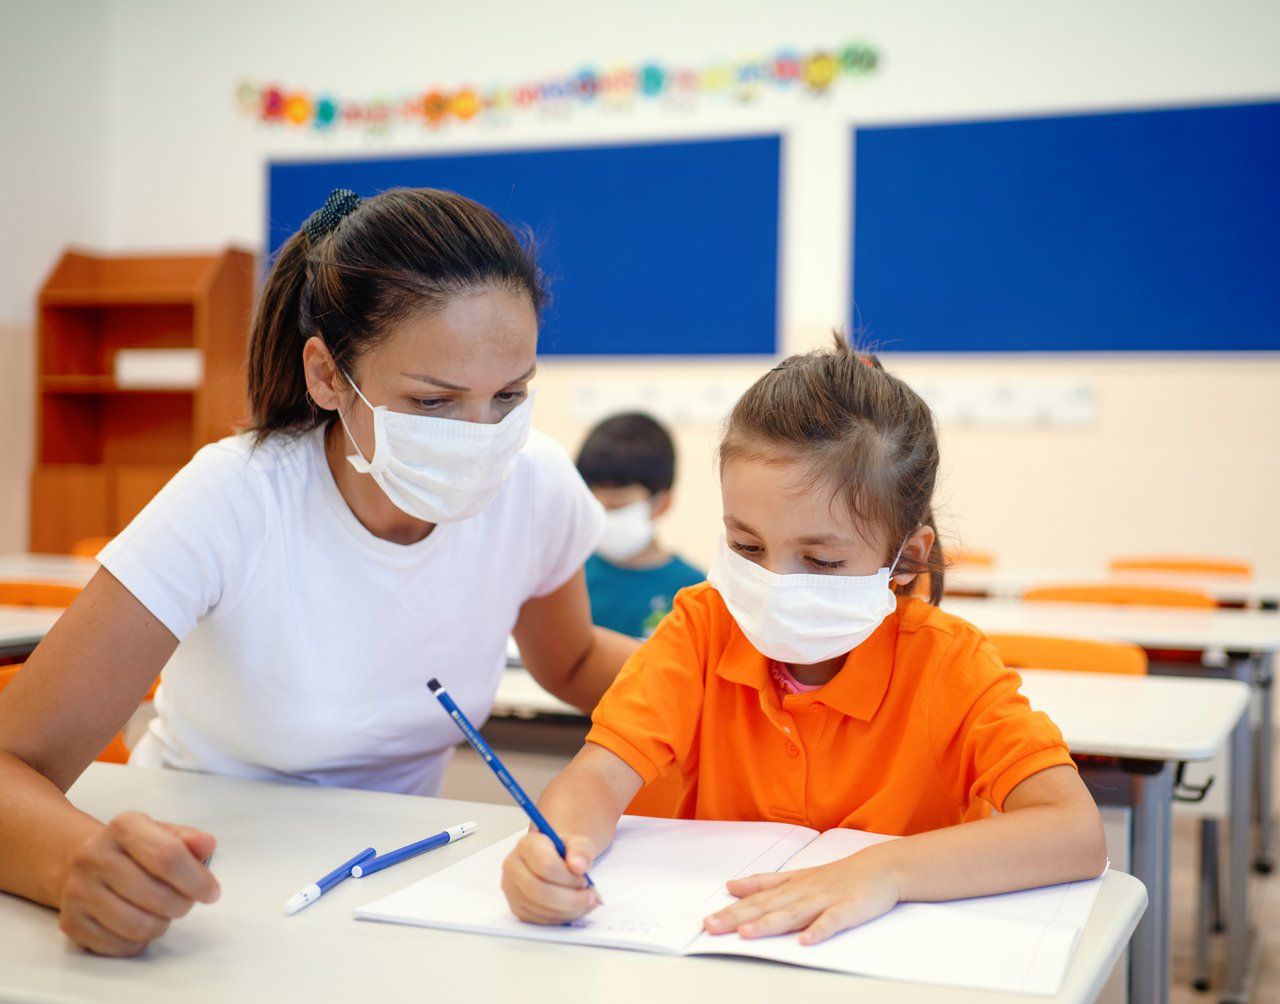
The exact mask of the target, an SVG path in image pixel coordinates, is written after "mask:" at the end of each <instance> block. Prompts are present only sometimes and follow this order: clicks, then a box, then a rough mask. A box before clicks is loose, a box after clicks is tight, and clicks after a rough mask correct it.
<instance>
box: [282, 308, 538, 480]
mask: <svg viewBox="0 0 1280 1004" xmlns="http://www.w3.org/2000/svg"><path fill="white" fill-rule="evenodd" d="M317 341H319V339H312V343H314V342H317ZM537 342H538V319H537V314H536V313H535V311H534V309H533V304H532V303H531V302H530V300H529V297H528V295H526V294H524V293H517V292H513V291H511V290H508V289H504V288H488V289H481V290H476V291H474V292H470V293H464V294H462V295H460V296H456V297H454V298H453V299H451V300H449V301H448V303H447V304H446V305H445V306H444V307H443V308H442V309H441V310H438V311H435V312H433V313H430V314H424V315H422V316H419V317H416V318H412V319H410V320H406V321H402V322H400V323H399V324H398V325H397V326H396V328H395V330H394V331H393V332H392V333H391V334H390V335H389V336H388V337H387V338H386V339H384V340H383V341H381V342H380V343H379V344H378V345H376V346H375V347H374V348H372V349H370V350H369V351H368V352H366V353H365V354H364V355H363V356H361V357H360V359H359V360H358V361H357V362H356V365H355V372H352V373H350V374H349V376H350V377H351V379H352V380H354V381H355V383H356V385H357V386H358V387H359V388H360V391H361V393H363V394H364V396H365V399H366V400H367V401H368V402H369V404H370V405H372V406H375V407H376V406H378V405H386V406H387V408H388V409H390V410H391V411H398V412H403V413H405V414H407V415H431V416H434V417H436V418H448V419H455V420H457V421H460V422H479V423H483V424H492V423H495V422H500V421H501V420H502V419H503V418H504V417H505V416H506V414H507V413H508V412H509V411H511V410H512V409H513V408H515V407H516V406H517V405H519V404H520V403H521V402H522V401H523V400H524V399H525V398H526V397H527V396H528V393H529V381H530V380H532V379H533V375H534V372H535V370H536V368H537V362H536V355H537ZM308 349H311V351H309V352H307V353H305V354H304V355H305V357H306V365H307V379H308V385H309V387H310V390H311V396H312V397H313V398H314V399H315V401H316V403H317V404H318V405H319V406H320V407H322V408H330V409H333V410H341V412H342V415H343V417H344V418H345V419H346V423H347V428H348V429H349V430H350V432H351V435H352V437H353V438H354V439H355V441H356V445H357V446H358V447H359V449H360V452H361V453H362V454H363V455H364V456H365V457H371V456H373V447H374V443H373V413H372V412H371V411H370V410H369V408H367V407H365V405H364V404H363V403H362V402H361V400H360V398H359V397H358V396H357V395H356V393H355V391H354V390H352V389H351V387H350V385H348V384H347V383H346V381H345V380H343V379H342V378H341V376H338V377H337V378H336V379H326V378H332V376H333V366H332V362H331V360H330V359H329V357H328V352H327V351H324V352H323V353H321V354H319V356H318V357H317V358H312V357H316V356H317V353H316V352H315V351H314V349H312V344H311V343H308ZM326 362H327V366H326V365H325V363H326Z"/></svg>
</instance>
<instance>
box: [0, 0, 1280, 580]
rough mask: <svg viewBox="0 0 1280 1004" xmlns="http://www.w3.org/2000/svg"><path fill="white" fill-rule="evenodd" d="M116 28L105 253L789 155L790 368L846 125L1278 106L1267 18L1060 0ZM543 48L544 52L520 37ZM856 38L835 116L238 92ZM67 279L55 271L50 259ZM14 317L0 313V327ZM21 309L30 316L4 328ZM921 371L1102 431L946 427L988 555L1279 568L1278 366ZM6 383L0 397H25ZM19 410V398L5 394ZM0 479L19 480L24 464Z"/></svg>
mask: <svg viewBox="0 0 1280 1004" xmlns="http://www.w3.org/2000/svg"><path fill="white" fill-rule="evenodd" d="M105 9H106V10H107V21H108V25H107V31H106V36H105V37H106V39H107V56H106V59H107V66H106V86H105V87H104V91H105V93H106V95H107V101H108V105H109V108H108V115H107V120H108V122H109V129H108V133H107V153H108V162H109V167H108V171H107V175H106V176H107V178H108V179H109V196H108V198H107V199H106V205H105V210H106V221H105V230H106V235H107V237H106V241H107V243H109V244H110V245H111V246H113V247H118V248H138V249H142V248H146V249H151V248H157V249H175V248H189V247H194V246H214V245H218V244H222V243H226V242H229V241H230V242H237V243H240V244H243V245H247V246H258V245H259V244H260V243H261V239H262V233H263V229H264V220H263V215H262V213H263V207H262V192H263V183H264V171H263V163H264V161H265V160H266V159H268V158H276V157H291V156H300V157H302V156H306V157H310V156H332V155H335V154H339V153H342V154H350V153H353V152H367V153H370V154H377V153H380V152H392V151H406V150H415V151H420V150H439V149H476V148H484V147H502V146H519V145H545V144H551V143H559V142H598V141H610V140H634V139H649V138H669V137H678V136H695V135H708V134H712V135H715V134H733V133H740V132H758V131H761V130H768V129H780V130H783V131H785V134H786V150H785V154H784V157H785V160H784V186H785V192H784V198H785V200H786V213H785V216H784V232H783V263H782V274H781V277H780V278H781V284H782V327H783V337H784V345H785V348H786V350H787V351H797V350H801V349H804V348H807V347H810V346H813V345H815V344H819V343H820V342H821V341H823V340H824V339H825V337H826V332H827V331H828V330H829V329H830V327H831V326H832V325H833V324H836V323H840V322H842V321H843V320H844V317H845V314H846V312H847V303H846V300H847V291H846V288H845V287H846V280H845V276H846V275H847V271H848V268H847V266H848V260H847V255H848V248H847V246H846V244H847V240H846V226H845V223H846V220H847V218H848V212H849V203H850V196H849V193H848V191H847V187H846V185H845V182H844V179H845V178H846V177H847V176H848V171H849V168H850V165H849V163H848V157H849V144H848V143H847V127H848V124H849V123H850V122H852V121H860V122H867V123H874V122H893V121H924V120H933V119H946V118H956V117H992V116H1000V115H1005V114H1014V113H1024V112H1026V113H1037V112H1052V111H1068V110H1090V109H1105V108H1119V107H1150V106H1161V105H1178V104H1192V103H1209V102H1220V101H1233V100H1247V99H1251V98H1258V97H1265V96H1274V95H1276V94H1280V63H1277V61H1276V60H1275V59H1274V58H1273V55H1274V53H1273V51H1272V50H1273V46H1268V44H1267V43H1268V40H1269V39H1274V38H1275V37H1277V33H1280V7H1277V6H1276V5H1275V4H1274V3H1270V2H1266V0H1256V2H1244V0H1236V2H1232V3H1228V4H1220V5H1215V6H1214V7H1213V8H1212V9H1211V8H1208V7H1205V6H1203V5H1201V4H1199V3H1196V2H1191V0H1178V2H1154V0H1135V2H1131V3H1127V4H1124V5H1115V4H1111V3H1107V2H1105V0H1085V2H1076V3H1065V2H1046V3H1038V4H1035V5H1028V4H1025V3H1019V2H1017V0H968V2H959V3H950V4H926V3H920V2H914V3H912V2H906V3H904V2H893V0H864V2H850V0H811V2H806V3H800V4H788V5H780V4H776V3H772V2H767V0H766V2H749V3H747V2H733V0H702V2H700V3H698V4H696V5H695V4H687V3H679V2H675V0H655V2H653V3H650V4H645V5H619V4H599V3H588V2H587V0H560V2H557V3H548V4H540V5H533V4H517V3H514V2H511V0H501V2H499V0H477V2H474V3H471V4H469V5H467V8H466V16H465V17H458V16H445V15H444V14H443V13H441V12H440V11H439V9H438V8H435V7H434V6H432V5H425V4H420V3H411V2H407V0H394V2H386V3H382V4H378V5H377V6H376V7H374V6H373V5H371V6H370V7H369V8H368V11H369V13H365V14H363V15H362V20H359V21H355V22H352V21H351V20H350V7H349V5H345V4H339V3H337V2H335V0H320V2H314V3H300V2H280V3H273V4H270V5H262V4H254V3H250V2H249V0H226V2H224V3H220V4H217V5H205V4H196V3H194V2H186V3H163V2H159V0H128V2H123V0H111V2H109V3H107V4H106V7H105ZM530 39H536V44H533V45H531V44H529V43H528V40H530ZM852 40H864V41H868V42H870V43H872V44H874V45H875V46H877V47H878V48H879V49H880V51H881V53H882V56H883V59H882V65H881V67H880V68H879V69H878V70H877V72H876V73H875V74H873V75H871V76H870V77H867V78H865V79H862V80H853V81H849V82H845V83H843V84H841V85H840V86H839V87H838V88H837V89H836V90H835V91H834V92H833V93H831V94H830V95H828V96H826V97H824V98H823V99H821V100H812V99H807V98H805V97H804V96H802V95H797V94H786V95H766V96H764V97H763V98H762V99H761V100H758V101H756V102H754V103H753V104H750V105H745V106H744V105H739V104H736V103H734V102H731V101H727V100H724V99H718V98H707V99H705V100H703V101H702V102H700V103H699V105H698V106H697V107H696V108H695V109H694V110H692V111H689V112H673V111H670V110H665V109H660V108H655V107H637V108H635V109H633V110H631V111H626V112H617V111H614V112H610V111H606V110H600V109H595V110H588V111H585V112H575V113H574V114H572V115H570V116H567V117H554V118H548V117H545V116H540V115H537V114H533V115H523V116H518V117H517V118H516V119H515V120H513V121H512V123H511V124H510V125H509V126H506V127H502V128H488V127H485V126H483V125H482V124H481V123H479V122H477V123H474V124H472V125H470V126H465V127H456V128H453V129H450V130H447V131H444V132H441V133H438V134H434V135H432V134H425V135H424V134H423V133H422V132H420V131H418V130H414V129H410V128H406V129H403V130H401V131H399V132H397V133H396V134H394V135H392V136H390V137H385V138H370V137H367V136H362V135H356V134H350V133H346V132H343V133H340V134H338V135H333V136H323V137H322V136H313V135H306V134H301V133H292V134H290V133H284V132H280V131H276V130H273V129H270V128H267V127H263V126H260V125H258V124H256V123H254V122H252V121H250V120H246V119H243V118H240V117H238V116H237V114H236V111H235V108H234V104H233V89H234V87H235V85H236V84H237V82H239V81H240V80H241V79H244V78H249V79H254V80H257V81H279V82H281V83H283V84H286V85H290V84H291V85H297V86H304V87H308V88H319V87H330V88H332V89H333V90H334V91H335V92H337V93H339V94H342V95H347V96H351V97H373V96H376V95H378V94H387V93H389V94H394V93H396V92H399V91H409V90H420V89H424V88H425V87H427V86H429V85H431V84H441V85H453V84H459V83H462V82H466V81H472V82H475V83H477V84H481V85H483V84H488V83H491V82H505V83H514V82H519V81H523V80H527V79H537V78H539V77H540V76H543V75H547V74H553V73H557V72H563V71H567V70H570V69H574V68H577V67H579V66H582V65H584V64H586V63H590V64H593V65H597V66H605V67H607V66H609V65H611V64H615V63H623V62H625V63H635V62H638V61H641V60H644V59H646V58H651V57H652V58H660V59H662V60H664V61H668V62H682V61H683V62H688V63H690V64H692V65H696V66H701V65H706V64H707V63H709V62H711V61H713V60H715V59H718V58H726V59H733V58H736V57H740V56H746V55H750V54H753V53H762V52H766V53H767V52H772V51H774V50H775V49H776V48H778V47H779V46H781V45H784V44H785V45H791V46H794V47H795V48H796V49H798V50H801V51H804V50H807V49H810V48H815V47H820V46H824V45H826V46H836V45H839V44H842V43H844V42H847V41H852ZM49 257H50V258H51V257H52V254H51V253H50V255H49ZM4 307H5V305H4V304H0V310H3V309H4ZM10 309H12V308H10ZM887 362H888V364H889V365H890V366H891V367H896V368H897V369H898V370H899V371H900V372H901V373H902V374H903V375H904V376H907V377H908V378H910V377H913V376H934V375H939V374H942V375H947V374H951V375H958V376H964V375H972V374H990V373H999V374H1003V375H1008V376H1010V377H1013V378H1020V377H1023V376H1035V375H1039V374H1045V373H1052V374H1059V373H1069V374H1081V373H1083V374H1085V375H1087V376H1088V377H1089V378H1090V379H1092V380H1093V381H1094V383H1095V390H1096V393H1097V396H1098V401H1099V411H1098V418H1097V421H1096V422H1095V423H1094V424H1093V425H1092V426H1090V427H1088V428H1086V429H1083V430H1075V431H1069V432H1042V431H1009V432H993V431H990V430H976V429H954V430H951V429H948V430H944V456H945V463H946V471H945V472H944V492H943V499H942V501H943V504H944V509H945V511H946V512H947V513H948V514H949V517H950V521H951V524H952V525H953V526H954V527H955V528H957V529H958V530H959V531H960V532H961V533H962V535H963V537H964V539H965V540H966V542H967V543H969V544H970V545H972V546H989V547H995V548H996V549H997V550H998V551H999V552H1000V554H1001V556H1002V558H1004V559H1005V560H1006V561H1007V562H1008V563H1009V564H1012V565H1026V564H1028V563H1030V562H1032V561H1044V562H1049V563H1066V564H1068V565H1081V564H1088V563H1091V562H1096V561H1100V560H1102V558H1104V557H1105V556H1106V555H1107V554H1109V553H1111V552H1113V551H1119V550H1144V549H1156V550H1199V551H1215V552H1216V551H1222V552H1228V553H1239V554H1249V555H1254V556H1256V557H1257V559H1258V561H1259V563H1260V565H1262V566H1263V567H1264V568H1266V569H1269V570H1271V571H1272V572H1280V537H1277V536H1276V535H1273V534H1267V533H1265V532H1264V533H1258V532H1257V530H1256V529H1255V528H1256V527H1258V526H1265V523H1266V521H1267V519H1268V517H1269V516H1270V515H1271V512H1270V511H1271V509H1272V508H1273V506H1272V501H1271V500H1272V499H1274V498H1276V497H1277V496H1278V495H1280V464H1278V463H1276V448H1275V446H1274V445H1273V444H1272V443H1270V442H1268V441H1267V439H1266V438H1265V436H1264V430H1274V429H1275V428H1276V427H1277V425H1276V419H1277V418H1278V417H1280V414H1278V413H1277V412H1278V411H1280V360H1277V359H1276V358H1274V357H1260V358H1254V359H1237V358H1224V359H1206V358H1199V357H1196V358H1186V357H1183V358H1179V357H1170V358H1152V357H1142V358H1140V359H1126V358H1121V357H1105V356H1103V357H1088V358H1079V357H1063V358H1061V359H1053V358H1030V359H1026V358H1014V357H1010V358H992V357H983V358H938V359H922V358H903V359H888V360H887ZM760 370H761V366H760V364H759V363H758V362H742V363H739V362H732V361H731V362H729V363H724V362H696V361H695V362H682V363H679V364H671V363H660V362H659V363H649V362H638V363H637V362H632V361H624V362H622V363H615V364H609V365H605V364H598V363H592V362H589V361H574V360H549V361H547V363H546V364H545V365H544V367H543V370H542V375H541V376H540V377H539V381H540V385H541V387H540V397H539V409H540V413H539V416H538V423H539V425H541V426H542V427H543V428H544V429H546V430H547V431H549V432H551V433H552V434H554V435H556V436H557V437H559V438H560V439H562V440H563V441H564V442H565V443H566V444H567V445H569V446H571V447H573V446H576V444H577V442H578V441H579V440H580V438H581V436H582V434H583V432H584V430H583V428H582V426H581V423H580V421H579V420H578V419H577V418H576V417H575V415H574V411H573V407H572V391H573V388H574V387H576V386H578V385H580V384H581V383H583V382H589V383H593V384H601V383H608V382H610V381H616V380H618V379H620V378H621V377H622V376H623V375H624V374H625V378H626V379H629V380H635V379H648V378H654V379H666V378H669V377H670V376H672V375H674V374H679V375H681V376H688V375H690V374H697V375H701V376H703V377H705V378H706V379H707V380H708V381H709V382H724V381H728V382H730V383H734V384H738V383H741V382H742V381H743V380H745V379H749V378H750V376H752V375H754V374H755V373H757V372H759V371H760ZM7 379H8V378H6V377H0V383H3V382H5V381H6V380H7ZM0 389H3V388H0ZM714 432H715V430H714V428H712V427H710V426H686V427H683V428H680V429H678V430H677V433H678V439H679V444H680V447H681V450H682V457H681V470H680V474H681V500H680V501H679V503H678V506H677V511H676V512H675V514H674V515H673V516H672V518H671V520H670V523H669V525H668V527H667V535H668V537H669V539H670V540H671V541H672V542H673V543H675V544H676V545H677V546H678V547H680V548H681V549H683V550H685V551H686V552H687V553H689V554H690V555H691V556H692V557H695V558H698V559H701V560H704V561H705V560H706V559H707V558H708V557H709V555H710V552H711V548H712V545H713V541H714V527H715V526H716V524H717V522H718V504H717V503H718V500H717V498H716V490H715V478H714V471H713V469H712V464H711V452H712V446H713V442H714ZM4 469H5V470H11V469H12V468H9V467H5V468H4Z"/></svg>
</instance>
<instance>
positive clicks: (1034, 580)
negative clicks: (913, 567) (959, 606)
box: [946, 565, 1280, 609]
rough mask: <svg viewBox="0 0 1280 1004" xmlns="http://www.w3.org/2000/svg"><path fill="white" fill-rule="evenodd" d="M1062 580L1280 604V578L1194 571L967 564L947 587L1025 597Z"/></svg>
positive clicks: (950, 576) (950, 575)
mask: <svg viewBox="0 0 1280 1004" xmlns="http://www.w3.org/2000/svg"><path fill="white" fill-rule="evenodd" d="M1060 582H1099V583H1106V584H1109V585H1116V586H1161V587H1164V588H1169V589H1192V590H1195V591H1197V592H1202V593H1208V594H1209V595H1210V596H1212V597H1213V598H1214V599H1215V600H1217V601H1218V602H1219V603H1223V604H1226V605H1228V606H1244V607H1266V608H1271V609H1274V608H1275V607H1277V606H1280V578H1278V577H1274V576H1273V577H1270V578H1258V577H1248V578H1246V577H1244V576H1232V575H1200V574H1198V573H1192V572H1139V571H1124V572H1111V571H1108V570H1106V569H1099V570H1097V571H1096V572H1092V573H1089V572H1081V571H1080V570H1079V569H1075V570H1073V571H1056V572H1055V571H1053V570H1052V569H1049V570H1044V569H1040V570H1038V571H1037V570H1029V571H1025V572H1024V571H1017V570H1009V569H1003V568H999V567H996V568H979V567H967V566H964V565H960V566H957V567H955V568H948V569H947V575H946V587H947V591H948V592H954V593H985V594H987V595H989V596H991V597H992V598H993V599H1000V600H1017V599H1021V598H1022V596H1023V594H1024V593H1026V591H1027V590H1028V589H1031V588H1033V587H1035V586H1043V585H1048V584H1052V583H1060Z"/></svg>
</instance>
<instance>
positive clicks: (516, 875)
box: [502, 743, 643, 924]
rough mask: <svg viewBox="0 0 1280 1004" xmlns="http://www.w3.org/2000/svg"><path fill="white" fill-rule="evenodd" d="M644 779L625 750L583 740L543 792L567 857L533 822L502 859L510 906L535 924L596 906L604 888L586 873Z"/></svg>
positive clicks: (504, 888) (541, 803)
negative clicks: (593, 886) (620, 754)
mask: <svg viewBox="0 0 1280 1004" xmlns="http://www.w3.org/2000/svg"><path fill="white" fill-rule="evenodd" d="M642 784H643V781H642V779H641V777H640V775H639V774H637V773H636V772H635V771H634V770H632V769H631V768H630V767H628V766H627V765H626V763H624V762H623V761H622V760H621V758H619V757H617V756H615V755H614V754H613V753H610V752H609V751H608V750H607V749H605V748H604V747H603V746H597V745H595V744H594V743H587V744H586V745H584V746H583V747H582V749H581V750H580V751H579V753H578V755H577V756H576V757H574V758H573V761H572V762H571V763H570V764H569V766H568V767H566V768H565V769H564V770H563V771H561V773H560V774H559V775H558V776H557V777H556V779H555V780H554V781H552V782H551V784H549V785H548V786H547V790H546V791H545V792H543V794H542V798H540V799H539V800H538V807H539V808H540V809H541V810H542V813H543V815H545V816H546V817H547V821H548V822H549V823H551V825H552V827H554V829H555V831H556V833H557V834H559V835H560V838H561V839H562V840H563V841H564V844H565V850H566V852H567V853H566V855H565V858H564V859H561V857H560V855H559V854H557V853H556V849H555V847H554V846H553V845H552V843H551V841H550V840H549V839H548V838H547V837H545V836H543V835H542V834H541V833H539V832H538V831H537V830H534V829H532V828H531V829H530V831H529V832H528V833H527V834H525V835H524V837H522V838H521V839H520V842H519V843H518V844H516V847H515V849H514V850H513V851H512V852H511V854H510V855H509V856H508V857H507V860H506V861H505V862H504V863H503V866H502V891H503V892H504V893H506V896H507V902H508V903H509V904H510V906H511V912H512V913H514V914H515V915H516V916H517V917H519V918H520V919H521V920H527V921H531V922H533V923H535V924H563V923H565V922H566V921H570V920H575V919H577V918H578V917H581V916H582V915H583V914H585V913H589V912H590V911H591V910H593V909H595V907H597V906H599V905H600V897H599V895H598V894H597V893H596V891H595V890H594V889H588V888H587V885H586V880H585V879H584V878H583V876H584V875H586V873H587V872H588V871H589V870H590V869H591V864H592V862H593V861H595V859H596V858H597V857H598V856H599V855H600V853H601V852H602V851H603V850H604V849H605V848H606V847H608V846H609V844H610V843H611V842H612V841H613V836H614V833H615V832H616V830H617V827H618V818H619V817H620V816H621V815H622V813H623V812H624V811H626V808H627V805H628V804H630V802H631V799H632V798H634V797H635V794H636V792H638V791H639V790H640V788H641V785H642Z"/></svg>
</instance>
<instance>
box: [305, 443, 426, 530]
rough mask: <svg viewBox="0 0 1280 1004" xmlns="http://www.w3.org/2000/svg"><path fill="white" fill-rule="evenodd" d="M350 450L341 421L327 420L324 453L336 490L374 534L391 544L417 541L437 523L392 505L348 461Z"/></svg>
mask: <svg viewBox="0 0 1280 1004" xmlns="http://www.w3.org/2000/svg"><path fill="white" fill-rule="evenodd" d="M353 449H354V447H352V446H351V443H350V441H349V440H348V439H347V435H346V433H345V432H344V431H343V429H342V423H341V422H330V423H329V427H328V428H327V429H325V431H324V456H325V460H327V461H328V463H329V472H330V473H331V474H332V475H333V483H334V484H336V485H337V486H338V493H339V494H340V495H341V496H342V499H343V501H344V502H346V503H347V508H348V509H350V510H351V513H352V515H353V516H355V518H356V519H358V520H359V521H360V523H361V525H362V526H363V527H364V528H365V529H366V530H368V531H369V532H370V533H371V534H373V535H374V536H375V537H380V538H382V539H383V540H389V541H391V542H392V543H393V544H416V543H418V541H420V540H424V539H426V537H427V536H429V535H430V533H431V531H432V530H434V529H435V528H436V525H435V524H434V523H424V522H423V521H422V520H420V519H414V518H413V517H412V516H410V515H408V514H407V513H404V512H401V511H400V510H399V509H397V508H396V507H395V506H394V505H392V504H391V500H390V499H389V498H387V496H386V494H385V493H384V492H383V490H382V489H381V488H379V487H378V485H377V484H376V483H375V482H374V480H373V478H371V477H370V476H369V475H367V474H361V473H359V472H358V471H357V470H356V469H355V468H354V467H352V466H351V465H350V464H349V463H347V456H348V454H349V453H350V452H352V451H353Z"/></svg>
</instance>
